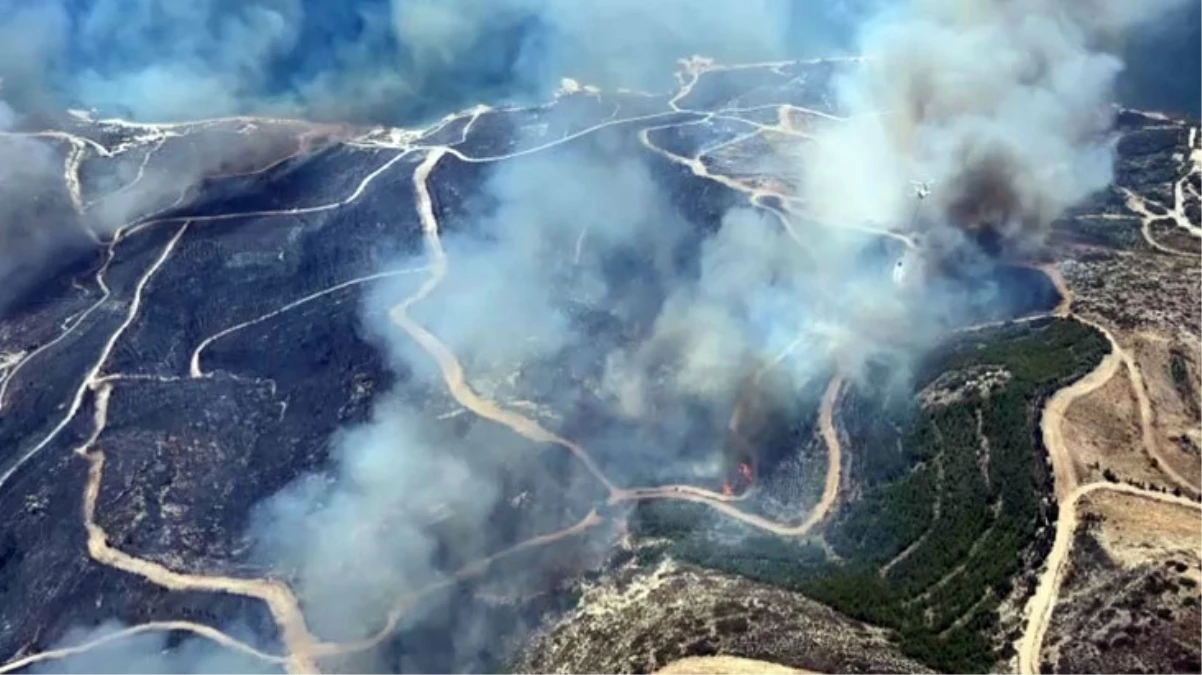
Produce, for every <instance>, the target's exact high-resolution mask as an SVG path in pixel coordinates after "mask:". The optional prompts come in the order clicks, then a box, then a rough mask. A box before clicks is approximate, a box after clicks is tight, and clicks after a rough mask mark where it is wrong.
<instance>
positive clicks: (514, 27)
mask: <svg viewBox="0 0 1202 675" xmlns="http://www.w3.org/2000/svg"><path fill="white" fill-rule="evenodd" d="M849 4H850V5H851V6H852V7H853V8H854V7H855V6H857V5H858V4H859V3H847V2H837V3H831V4H830V6H824V7H817V6H815V7H807V6H804V5H803V4H800V3H793V2H790V1H789V0H750V1H748V0H742V1H736V0H715V1H714V2H710V3H707V4H706V7H705V9H704V10H703V11H698V9H697V7H696V6H695V3H689V2H686V1H685V0H662V1H661V2H656V3H639V2H634V1H633V0H619V1H617V2H609V3H600V4H596V3H585V4H582V3H577V2H572V1H571V0H495V1H491V2H489V1H485V0H458V1H456V2H439V1H437V0H391V1H390V0H356V1H355V2H348V3H329V2H320V1H317V0H252V1H248V2H230V1H229V0H201V1H199V2H182V1H180V0H135V1H134V2H126V1H125V0H49V1H47V2H40V3H35V4H31V3H26V2H21V0H2V1H0V17H3V18H4V21H3V26H4V28H3V29H0V37H3V38H7V39H4V40H3V42H4V44H5V45H6V46H5V47H4V48H0V78H3V80H4V81H5V82H6V85H5V86H6V90H7V94H6V98H9V101H10V103H14V102H15V103H14V106H15V107H17V108H18V109H20V110H23V111H26V112H29V111H32V110H37V109H39V108H42V107H45V106H47V105H57V106H62V105H64V104H71V105H77V106H85V107H96V108H99V109H101V110H103V111H106V112H108V113H114V112H116V113H118V114H121V115H126V116H131V117H134V118H137V119H142V120H148V121H166V120H177V119H196V118H201V117H211V116H218V115H231V114H245V113H257V114H273V113H280V114H289V115H294V116H296V115H299V116H309V117H319V118H324V119H336V120H338V121H348V120H355V121H367V120H371V121H376V122H380V121H384V122H392V123H396V122H397V121H399V120H413V119H414V118H416V117H423V116H429V115H432V114H442V113H445V112H447V110H448V109H450V108H459V107H465V106H467V105H470V104H473V103H477V102H480V100H481V99H487V100H495V99H498V98H507V97H515V96H516V97H538V96H542V95H544V94H546V93H547V91H548V86H549V85H550V86H553V83H555V82H558V80H559V78H560V77H562V76H565V75H569V74H570V75H574V76H578V77H581V78H584V79H588V80H589V81H596V82H597V83H598V84H605V85H615V86H628V87H652V88H660V87H662V86H663V85H665V84H666V83H668V82H669V81H670V80H669V77H670V71H671V66H672V64H673V63H674V62H675V60H676V59H677V58H679V57H680V56H681V55H687V54H691V53H695V52H705V53H708V54H711V55H713V56H716V57H720V58H727V59H762V58H780V57H782V56H784V55H787V54H790V53H793V52H795V51H796V49H795V48H794V47H793V44H794V43H796V42H798V39H797V38H798V37H799V36H800V35H803V34H805V35H813V36H823V35H826V36H827V37H823V38H822V41H823V43H824V44H827V45H835V44H838V42H839V39H838V37H831V36H837V35H839V34H840V33H845V32H846V31H845V30H840V28H841V27H843V26H845V25H846V22H847V19H848V17H849V16H850V15H851V14H852V11H853V10H852V9H849V8H848V5H849ZM816 39H817V38H816ZM808 46H810V47H812V46H813V45H812V44H811V45H808Z"/></svg>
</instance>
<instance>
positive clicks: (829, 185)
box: [803, 0, 1177, 249]
mask: <svg viewBox="0 0 1202 675" xmlns="http://www.w3.org/2000/svg"><path fill="white" fill-rule="evenodd" d="M1174 4H1177V0H1155V1H1153V2H1140V3H1133V2H1128V1H1126V0H1070V1H1058V0H912V1H911V2H908V3H902V4H894V5H889V6H887V7H886V8H885V9H884V10H883V11H882V12H881V13H880V14H878V15H877V16H876V17H875V18H874V19H872V20H870V21H869V22H868V23H867V24H866V25H865V26H864V28H863V30H862V32H861V34H860V37H859V43H860V45H861V51H862V52H863V55H864V56H865V57H866V61H865V62H864V63H863V64H862V65H861V67H859V68H857V69H855V70H853V71H851V72H848V73H846V74H845V75H844V76H843V77H841V78H840V79H839V80H838V83H837V93H838V98H839V102H840V104H841V105H842V106H843V108H844V113H845V114H847V115H850V116H852V117H853V119H852V120H851V121H850V122H848V123H847V124H845V125H838V126H833V127H832V128H830V129H828V130H826V132H825V133H824V134H823V135H822V136H821V138H820V140H819V143H818V147H817V149H816V151H815V154H814V156H813V157H812V158H808V160H809V161H808V164H807V166H806V167H805V168H804V169H803V171H804V177H805V184H806V187H807V190H806V192H807V194H808V195H810V196H812V197H813V199H811V203H812V208H813V209H814V210H815V211H816V213H818V214H819V215H820V216H821V217H823V218H825V219H828V220H832V221H840V220H850V221H853V222H864V221H875V222H879V223H883V224H887V225H889V226H891V227H899V226H901V227H906V226H908V224H909V221H910V216H911V213H910V208H911V206H912V201H911V200H910V198H909V195H908V190H909V188H908V186H907V182H908V181H909V180H922V181H934V185H935V188H934V193H933V195H932V197H931V198H930V200H929V202H930V203H931V204H932V205H933V206H934V209H933V210H932V211H933V213H931V214H930V217H931V220H932V221H933V222H932V223H929V224H928V226H935V227H937V228H951V229H954V230H960V231H964V232H967V233H970V234H983V233H984V231H986V230H988V231H989V232H990V233H991V235H992V236H995V237H997V238H1000V239H1001V240H1002V241H1003V242H1005V243H1007V244H1009V245H1011V246H1014V247H1017V248H1018V249H1023V248H1026V247H1029V246H1037V245H1038V244H1039V243H1040V242H1041V241H1042V239H1043V237H1044V235H1045V234H1046V232H1047V228H1048V226H1049V225H1050V223H1051V222H1052V221H1053V220H1054V219H1055V218H1056V217H1057V216H1058V215H1059V214H1060V213H1062V212H1063V211H1064V209H1066V208H1068V207H1069V206H1071V205H1073V204H1074V203H1076V202H1078V201H1080V200H1082V199H1083V198H1085V197H1087V196H1088V195H1090V194H1091V193H1093V192H1096V191H1098V190H1100V189H1103V188H1105V187H1106V186H1107V185H1108V184H1109V183H1110V181H1111V179H1112V167H1113V159H1114V142H1113V138H1112V136H1111V134H1110V133H1109V131H1110V127H1111V121H1112V101H1113V94H1114V88H1115V82H1116V78H1117V77H1118V75H1119V73H1120V72H1121V70H1122V67H1123V64H1122V62H1121V60H1120V59H1119V58H1118V56H1116V54H1115V53H1114V52H1113V49H1112V48H1114V47H1117V46H1118V45H1120V44H1121V41H1120V40H1121V38H1122V36H1123V34H1124V31H1126V30H1128V29H1130V28H1131V27H1133V26H1135V25H1137V24H1140V23H1144V22H1151V21H1153V20H1155V19H1156V18H1157V17H1158V16H1160V14H1161V13H1162V12H1163V10H1165V9H1166V8H1169V7H1171V6H1172V5H1174ZM865 190H871V191H872V193H873V196H874V198H873V199H855V198H854V197H855V195H856V194H863V192H864V191H865ZM827 197H829V198H827ZM945 231H946V230H945Z"/></svg>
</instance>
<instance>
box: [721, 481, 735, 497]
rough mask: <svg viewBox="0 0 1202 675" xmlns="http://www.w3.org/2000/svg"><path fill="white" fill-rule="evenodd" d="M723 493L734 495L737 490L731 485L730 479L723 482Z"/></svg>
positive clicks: (729, 495) (728, 495)
mask: <svg viewBox="0 0 1202 675" xmlns="http://www.w3.org/2000/svg"><path fill="white" fill-rule="evenodd" d="M722 494H724V495H726V496H727V497H733V496H734V494H735V490H734V488H732V487H731V486H730V481H726V482H725V483H723V484H722Z"/></svg>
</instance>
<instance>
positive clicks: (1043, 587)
mask: <svg viewBox="0 0 1202 675" xmlns="http://www.w3.org/2000/svg"><path fill="white" fill-rule="evenodd" d="M1097 490H1110V491H1112V492H1122V493H1124V494H1129V495H1134V496H1137V497H1143V498H1145V499H1149V500H1152V501H1158V502H1163V503H1166V504H1173V505H1176V506H1180V507H1182V508H1188V509H1194V510H1202V505H1199V504H1198V503H1197V502H1194V501H1190V500H1189V499H1185V498H1184V497H1177V496H1174V495H1171V494H1164V493H1161V492H1152V491H1150V490H1144V489H1141V488H1137V487H1134V486H1131V485H1127V484H1126V483H1090V484H1088V485H1082V486H1080V487H1078V488H1076V489H1074V490H1073V491H1072V493H1070V494H1069V495H1068V497H1067V498H1066V499H1064V500H1062V501H1061V502H1060V512H1059V517H1058V518H1057V520H1056V539H1055V541H1054V543H1053V544H1052V551H1051V552H1050V553H1049V554H1048V559H1047V570H1046V571H1045V572H1044V573H1043V575H1042V576H1041V577H1040V578H1039V586H1038V588H1036V590H1035V595H1033V596H1031V599H1030V600H1029V601H1028V602H1027V628H1026V630H1025V631H1023V635H1022V638H1020V640H1019V643H1018V671H1019V672H1020V673H1022V674H1023V675H1033V674H1035V673H1038V672H1039V667H1040V663H1039V655H1040V652H1041V651H1042V647H1043V640H1044V635H1045V634H1046V633H1047V630H1048V625H1049V624H1050V623H1051V620H1052V612H1053V610H1054V609H1055V607H1056V599H1057V597H1058V593H1059V590H1060V583H1061V581H1062V580H1063V579H1064V572H1065V570H1066V569H1067V568H1068V561H1069V554H1070V553H1071V550H1072V544H1073V535H1074V534H1076V531H1077V523H1078V514H1077V504H1078V502H1079V501H1080V500H1081V497H1084V496H1085V495H1087V494H1089V493H1091V492H1094V491H1097Z"/></svg>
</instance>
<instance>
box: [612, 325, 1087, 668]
mask: <svg viewBox="0 0 1202 675" xmlns="http://www.w3.org/2000/svg"><path fill="white" fill-rule="evenodd" d="M1108 349H1109V345H1108V343H1107V342H1106V340H1105V339H1104V338H1103V337H1102V335H1101V334H1099V333H1097V332H1096V331H1094V330H1093V329H1091V328H1088V327H1086V326H1084V325H1082V324H1080V323H1078V322H1075V321H1070V320H1061V319H1047V320H1042V321H1038V322H1032V323H1028V324H1016V325H1010V326H1006V327H1002V328H998V329H995V330H991V331H982V332H979V333H967V334H961V335H959V336H956V337H955V338H954V339H952V340H949V341H948V342H946V343H945V344H943V345H942V346H941V347H939V348H938V349H936V350H935V351H934V352H933V353H932V354H930V355H928V357H927V358H926V359H924V361H923V362H922V363H921V364H919V365H918V366H917V367H916V368H914V369H913V373H914V374H913V375H912V377H911V378H910V379H911V384H910V386H909V387H908V388H906V389H904V390H902V389H900V388H899V386H898V385H897V384H896V382H897V381H898V378H896V377H892V376H891V372H892V371H893V370H894V369H895V368H896V365H890V364H884V363H883V364H879V365H878V366H877V367H876V368H875V370H876V373H875V375H870V376H869V377H867V378H865V379H866V380H867V381H866V382H861V383H859V384H857V385H852V386H850V387H849V390H848V391H847V393H846V394H845V395H844V401H843V403H842V405H841V407H840V412H839V424H840V426H841V427H842V429H843V430H844V431H845V433H846V434H847V436H848V439H849V443H848V446H847V447H845V448H844V452H845V453H849V454H851V455H852V456H853V458H852V466H853V467H855V468H854V470H853V472H852V475H851V480H852V482H853V483H854V486H855V488H856V489H857V490H856V492H857V493H858V494H859V497H858V498H857V499H856V500H855V501H854V502H852V503H850V504H846V505H844V506H843V507H842V508H841V509H840V510H839V511H838V512H837V513H835V514H834V515H833V516H832V517H831V518H830V519H829V520H828V522H827V523H826V524H825V532H824V533H823V536H824V538H825V540H826V542H827V544H828V545H829V546H830V548H831V550H832V551H833V552H834V554H835V555H836V556H837V558H838V559H837V560H836V559H831V558H829V557H828V555H827V553H826V552H825V550H824V549H823V548H822V547H821V546H819V545H817V544H815V543H812V542H806V541H796V540H790V539H785V538H781V537H777V536H772V535H767V534H764V533H762V532H760V531H758V530H752V529H750V528H748V527H746V526H743V525H741V524H738V523H734V522H731V521H729V520H727V519H724V518H721V517H720V516H718V515H716V514H715V513H714V512H713V511H711V510H709V509H707V508H705V507H704V506H701V505H696V504H686V503H679V502H648V503H644V504H642V505H640V506H639V507H638V508H637V509H636V512H635V514H634V517H633V519H632V528H631V531H632V532H633V533H634V534H635V535H636V536H639V537H644V538H651V537H654V538H664V539H667V540H669V541H670V542H671V543H670V545H668V546H667V547H666V548H665V549H664V552H665V553H666V554H668V555H672V556H673V557H676V558H678V559H681V560H684V561H687V562H691V563H694V564H697V565H701V566H705V567H709V568H713V569H717V570H721V571H725V572H732V573H737V574H740V575H743V576H746V577H748V578H751V579H754V580H757V581H762V582H766V583H770V584H775V585H779V586H782V587H786V588H790V589H793V590H797V591H800V592H802V593H804V594H806V595H808V596H809V597H812V598H814V599H816V600H819V601H821V602H824V603H826V604H828V605H830V606H831V607H834V608H835V609H837V610H839V611H841V612H843V613H845V614H847V615H849V616H852V617H854V618H857V619H861V620H864V621H867V622H870V623H873V624H877V625H881V626H885V627H888V628H892V629H894V630H896V631H897V633H898V635H899V637H900V645H901V647H902V649H903V650H904V651H905V652H906V653H907V654H909V655H910V656H913V657H914V658H917V659H918V660H920V661H922V662H924V663H927V664H929V665H930V666H932V667H934V668H937V669H939V670H943V671H947V672H985V671H988V670H989V669H991V668H992V667H993V666H994V665H995V663H996V662H997V661H998V660H999V659H1000V658H1003V657H1004V654H1002V653H999V652H998V651H997V649H996V647H995V645H996V644H997V641H995V640H993V639H992V637H993V634H994V633H995V632H996V631H995V628H996V626H997V613H996V609H997V606H998V603H999V601H1000V600H1001V599H1002V598H1003V597H1005V596H1006V595H1007V594H1009V593H1010V591H1011V583H1012V580H1013V578H1014V577H1015V575H1016V574H1017V573H1018V572H1019V571H1020V570H1021V567H1022V565H1023V562H1022V561H1023V555H1024V554H1025V553H1028V552H1029V551H1030V548H1031V547H1032V546H1033V545H1034V544H1035V543H1036V537H1035V532H1036V529H1037V528H1038V527H1039V525H1040V523H1041V522H1044V521H1047V520H1050V519H1053V518H1054V517H1055V513H1047V512H1044V513H1041V497H1042V496H1043V495H1045V494H1048V493H1049V492H1050V490H1051V484H1050V481H1051V477H1050V472H1049V470H1048V467H1047V465H1046V460H1045V459H1044V457H1045V453H1044V450H1043V448H1042V445H1041V441H1040V431H1039V419H1040V411H1041V410H1042V404H1043V402H1044V401H1045V400H1046V398H1047V397H1048V396H1049V395H1050V394H1051V393H1052V392H1054V391H1055V390H1056V389H1058V388H1060V387H1062V386H1064V385H1066V384H1068V383H1069V382H1071V381H1073V380H1075V379H1078V378H1080V377H1081V376H1083V375H1084V374H1085V373H1087V372H1088V371H1089V370H1091V369H1092V368H1094V367H1095V366H1096V365H1097V364H1098V363H1099V362H1100V361H1101V359H1102V358H1103V357H1104V356H1105V354H1106V352H1107V351H1108ZM980 366H990V367H991V368H992V369H993V370H994V371H998V370H1002V369H1004V371H1005V372H1007V373H1008V374H1009V377H1008V379H1005V380H1004V381H1002V382H1000V383H998V384H996V385H995V386H994V387H993V388H990V389H988V390H986V391H979V390H977V389H973V388H968V389H963V390H962V391H963V392H964V393H963V394H962V395H961V396H959V397H958V398H956V399H955V400H952V401H951V402H949V403H947V404H945V405H933V406H929V407H926V408H923V407H921V406H920V405H919V401H918V397H917V396H915V393H916V392H918V391H920V390H922V389H923V387H926V386H927V385H928V384H930V383H931V382H933V381H934V380H935V379H936V378H937V377H939V376H940V375H941V374H944V373H953V372H957V371H969V372H973V370H972V369H974V368H975V369H976V370H978V371H979V370H980V368H979V367H980ZM955 379H956V378H945V381H947V380H955ZM845 487H846V486H845ZM1051 508H1054V506H1053V507H1051ZM1045 545H1047V546H1050V541H1049V542H1046V543H1045ZM903 552H904V555H903ZM1041 553H1046V551H1043V552H1041Z"/></svg>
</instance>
